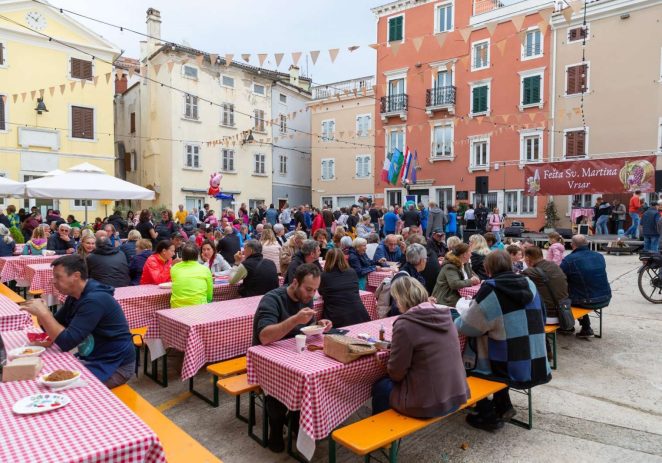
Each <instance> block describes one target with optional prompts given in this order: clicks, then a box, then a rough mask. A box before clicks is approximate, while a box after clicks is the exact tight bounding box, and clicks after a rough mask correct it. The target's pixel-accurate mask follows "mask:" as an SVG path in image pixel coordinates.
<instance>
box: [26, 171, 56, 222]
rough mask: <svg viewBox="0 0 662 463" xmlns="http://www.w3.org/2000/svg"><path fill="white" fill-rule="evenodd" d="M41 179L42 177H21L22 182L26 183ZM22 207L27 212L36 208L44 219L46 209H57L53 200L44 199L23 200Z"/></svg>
mask: <svg viewBox="0 0 662 463" xmlns="http://www.w3.org/2000/svg"><path fill="white" fill-rule="evenodd" d="M42 177H43V175H23V181H24V182H27V181H29V180H35V179H38V178H42ZM23 207H24V208H25V210H26V211H29V210H30V209H31V208H33V207H37V208H38V209H39V212H41V215H42V217H46V211H47V210H48V209H57V207H56V205H55V200H53V199H46V198H25V199H24V200H23Z"/></svg>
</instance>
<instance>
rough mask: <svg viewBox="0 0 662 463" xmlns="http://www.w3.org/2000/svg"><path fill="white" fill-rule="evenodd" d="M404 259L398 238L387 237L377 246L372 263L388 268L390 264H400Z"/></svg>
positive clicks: (393, 236)
mask: <svg viewBox="0 0 662 463" xmlns="http://www.w3.org/2000/svg"><path fill="white" fill-rule="evenodd" d="M402 257H403V252H402V248H401V247H400V246H399V244H398V238H397V237H396V236H395V235H387V236H386V238H384V242H383V243H382V244H380V245H379V246H377V249H376V250H375V255H374V256H372V263H373V264H375V265H381V266H382V267H388V266H389V264H388V262H400V261H401V260H402Z"/></svg>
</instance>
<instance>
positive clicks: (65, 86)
mask: <svg viewBox="0 0 662 463" xmlns="http://www.w3.org/2000/svg"><path fill="white" fill-rule="evenodd" d="M108 74H110V72H109V73H108ZM65 88H67V84H60V95H64V89H65Z"/></svg>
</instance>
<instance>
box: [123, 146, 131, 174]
mask: <svg viewBox="0 0 662 463" xmlns="http://www.w3.org/2000/svg"><path fill="white" fill-rule="evenodd" d="M124 171H125V172H131V152H130V151H127V152H125V153H124Z"/></svg>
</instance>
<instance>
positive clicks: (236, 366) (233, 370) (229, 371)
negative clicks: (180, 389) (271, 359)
mask: <svg viewBox="0 0 662 463" xmlns="http://www.w3.org/2000/svg"><path fill="white" fill-rule="evenodd" d="M207 371H208V372H209V373H210V374H211V375H212V384H213V388H214V392H213V394H214V395H213V398H212V399H209V398H208V397H206V396H204V395H202V394H201V393H200V392H198V391H196V390H195V389H194V388H193V378H189V380H188V390H189V392H191V394H193V395H194V396H196V397H199V398H200V399H202V400H204V401H205V402H207V403H208V404H211V405H213V406H214V407H218V387H217V385H216V383H217V382H218V380H219V378H227V377H228V376H233V375H240V374H242V373H246V356H245V355H244V356H242V357H237V358H233V359H230V360H225V361H223V362H218V363H213V364H211V365H207Z"/></svg>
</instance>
